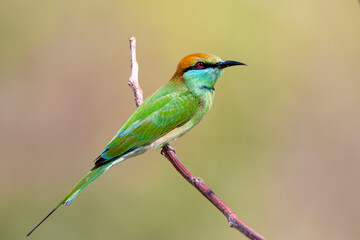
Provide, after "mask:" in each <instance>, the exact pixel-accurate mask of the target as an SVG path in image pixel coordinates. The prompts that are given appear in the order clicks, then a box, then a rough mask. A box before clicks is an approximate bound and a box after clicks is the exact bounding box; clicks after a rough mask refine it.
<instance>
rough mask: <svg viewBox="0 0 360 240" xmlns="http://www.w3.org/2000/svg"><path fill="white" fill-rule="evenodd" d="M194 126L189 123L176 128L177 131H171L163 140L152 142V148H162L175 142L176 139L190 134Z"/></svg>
mask: <svg viewBox="0 0 360 240" xmlns="http://www.w3.org/2000/svg"><path fill="white" fill-rule="evenodd" d="M193 126H195V124H192V125H191V124H190V122H188V123H187V124H185V125H183V126H181V127H179V128H175V129H173V130H171V131H170V132H168V133H167V134H166V135H164V136H162V137H161V138H159V139H157V140H155V141H154V142H152V143H151V144H150V148H160V147H162V146H164V145H166V144H168V143H170V142H172V141H174V140H175V139H177V138H179V137H181V136H182V135H184V134H185V133H186V132H188V131H189V130H190V129H191V128H192V127H193Z"/></svg>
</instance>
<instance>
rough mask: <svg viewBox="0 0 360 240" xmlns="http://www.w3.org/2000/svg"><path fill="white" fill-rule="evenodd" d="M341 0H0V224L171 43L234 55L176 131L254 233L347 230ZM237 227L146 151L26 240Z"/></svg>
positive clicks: (27, 204)
mask: <svg viewBox="0 0 360 240" xmlns="http://www.w3.org/2000/svg"><path fill="white" fill-rule="evenodd" d="M359 10H360V9H359V2H358V1H356V0H352V1H326V0H320V1H310V0H305V1H280V0H275V1H264V0H262V1H250V0H243V1H239V0H237V1H203V0H201V1H177V2H174V1H114V0H113V1H92V0H90V1H81V0H75V1H69V0H61V1H60V0H54V1H41V0H34V1H16V0H15V1H14V0H11V1H10V0H2V1H1V2H0V135H1V138H0V151H1V159H0V161H1V168H0V169H1V170H0V173H1V174H0V188H1V193H0V194H1V198H0V224H1V226H2V227H1V230H0V239H23V238H24V237H25V234H26V233H27V232H28V231H29V230H30V229H31V228H32V227H33V226H34V225H36V224H37V223H38V221H39V220H41V219H42V218H43V217H44V216H45V215H46V214H47V213H48V212H49V211H50V210H51V209H52V208H53V207H54V206H55V205H56V203H57V202H58V201H60V200H61V199H62V198H63V197H64V196H65V195H66V193H67V192H68V191H69V190H70V189H71V188H72V187H73V186H74V185H75V184H76V183H77V181H78V180H80V178H81V177H83V175H84V174H85V173H86V172H87V171H88V170H89V169H90V168H91V167H92V165H93V162H92V160H93V159H95V158H96V157H97V156H98V154H99V153H100V152H101V150H102V149H103V147H105V145H106V144H107V143H108V141H109V140H110V139H111V138H112V137H113V135H114V134H115V133H116V131H117V130H118V129H119V128H120V127H121V126H122V124H123V123H124V122H125V121H126V120H127V119H128V117H129V116H130V115H131V113H132V112H133V111H134V110H135V104H134V98H133V94H132V91H131V89H130V88H129V87H128V86H127V80H128V78H129V73H130V60H129V43H128V39H129V37H131V36H135V37H136V38H137V45H138V47H137V57H138V61H139V64H140V83H141V86H142V88H143V91H144V95H145V97H146V96H149V95H150V94H151V93H152V92H154V91H155V90H156V89H158V88H159V87H160V86H162V85H163V84H165V83H166V82H167V81H168V80H169V79H170V77H171V76H172V74H173V73H174V71H175V68H176V65H177V63H178V61H179V60H180V59H181V58H182V57H183V56H185V55H187V54H190V53H195V52H206V53H212V54H215V55H218V56H220V57H221V58H223V59H226V60H238V61H242V62H245V63H247V64H248V65H249V66H248V67H234V68H231V69H228V70H226V71H225V73H224V74H223V77H222V79H221V80H220V81H219V82H218V83H217V85H216V97H215V102H214V106H213V108H212V110H211V111H210V113H209V114H208V115H207V117H206V118H205V119H204V120H203V122H202V123H201V124H200V125H198V126H197V127H195V128H194V129H193V130H192V131H190V132H189V133H188V134H187V135H185V136H183V137H182V138H181V139H179V140H177V141H176V142H174V143H173V144H172V145H173V146H174V147H175V148H176V150H177V154H178V156H179V158H180V159H181V160H182V162H183V163H184V164H185V165H186V166H187V167H188V168H189V169H190V170H191V171H192V172H193V173H194V174H195V175H197V176H201V177H202V178H203V179H204V180H205V182H206V183H207V184H208V185H209V186H210V187H211V188H212V189H213V190H214V192H215V193H217V194H218V195H219V196H220V197H221V198H222V199H223V200H224V201H225V202H226V203H227V204H229V205H230V207H232V208H233V210H234V211H235V212H236V213H237V214H238V216H239V217H240V218H241V219H242V220H243V221H245V222H246V223H247V224H248V225H249V226H251V227H252V228H254V229H255V230H257V231H258V232H259V233H261V234H262V235H264V236H265V237H267V238H268V239H277V240H281V239H293V240H297V239H299V240H300V239H357V238H358V236H359V234H360V228H359V222H360V204H359V203H360V192H359V182H360V176H359V172H360V161H359V158H360V147H359V143H360V128H359V123H360V91H359V90H360V83H359V80H360V66H359V63H360V44H359V42H360V21H359V20H360V11H359ZM185 237H186V238H189V239H246V238H245V237H243V236H242V235H241V234H240V233H238V232H237V231H236V230H233V229H231V228H229V227H228V224H227V221H226V219H225V217H224V216H223V215H222V214H221V213H220V212H219V211H218V210H217V209H216V208H214V207H213V206H212V205H211V204H210V203H209V202H208V201H207V200H206V199H205V198H204V197H203V196H202V195H201V194H199V193H198V192H197V191H196V190H195V189H194V188H193V187H192V186H191V185H189V184H188V183H187V182H186V181H185V180H184V179H183V178H182V177H181V176H180V175H179V174H178V173H177V172H176V171H175V169H174V168H173V167H172V166H171V164H170V163H169V162H168V160H167V159H165V158H164V157H163V156H161V155H160V153H159V151H150V152H147V153H146V154H144V155H142V156H139V157H136V158H132V159H131V160H128V161H126V162H124V163H122V164H121V165H118V166H116V167H115V168H113V169H111V170H110V171H109V172H107V173H106V174H105V175H104V176H102V177H101V178H99V179H98V180H97V181H96V182H94V183H93V184H92V185H91V186H90V187H89V188H88V189H87V190H86V191H85V192H84V194H82V195H81V196H80V197H79V198H78V199H77V201H75V202H74V204H73V205H72V206H71V207H67V208H65V207H61V208H60V209H59V210H58V211H57V212H56V214H54V215H53V216H52V217H51V218H49V220H48V221H47V222H45V223H44V224H43V225H42V226H41V227H40V228H39V229H38V230H37V231H36V232H35V233H34V234H33V236H32V238H33V239H50V238H51V239H184V238H185Z"/></svg>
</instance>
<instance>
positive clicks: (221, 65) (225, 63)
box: [216, 61, 247, 69]
mask: <svg viewBox="0 0 360 240" xmlns="http://www.w3.org/2000/svg"><path fill="white" fill-rule="evenodd" d="M235 65H245V66H247V65H246V64H245V63H242V62H237V61H222V62H218V63H217V64H216V67H217V68H219V69H223V68H227V67H231V66H235Z"/></svg>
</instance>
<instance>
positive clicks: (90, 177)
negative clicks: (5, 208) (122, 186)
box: [26, 162, 113, 237]
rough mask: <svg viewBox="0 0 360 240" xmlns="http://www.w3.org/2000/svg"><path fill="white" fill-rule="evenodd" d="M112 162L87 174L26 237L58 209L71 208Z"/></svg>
mask: <svg viewBox="0 0 360 240" xmlns="http://www.w3.org/2000/svg"><path fill="white" fill-rule="evenodd" d="M112 164H113V163H112V162H109V163H107V164H104V165H100V166H95V167H94V168H92V169H91V170H90V172H88V173H87V174H86V176H85V177H84V178H83V179H81V180H80V182H79V183H78V184H76V186H75V187H74V188H73V189H72V190H71V191H70V192H69V193H68V195H66V197H65V198H64V199H63V200H62V201H61V202H59V203H58V205H56V207H55V208H54V209H53V210H52V211H51V212H50V213H49V214H48V215H47V216H46V217H45V218H44V219H43V220H41V222H40V223H39V224H38V225H36V226H35V227H34V228H33V229H32V230H31V231H30V232H29V233H28V234H27V235H26V236H27V237H28V236H30V234H31V233H32V232H33V231H35V229H36V228H37V227H39V226H40V225H41V224H42V223H43V222H44V221H45V220H46V219H47V218H48V217H49V216H50V215H51V214H53V213H54V212H55V210H56V209H58V208H59V207H60V206H61V205H62V204H63V205H65V206H70V204H71V203H72V202H73V201H74V200H75V199H76V198H77V197H78V196H79V195H80V193H81V192H82V191H84V190H85V188H87V187H88V186H89V185H90V183H92V182H93V181H94V180H95V179H97V178H98V177H99V176H100V175H101V174H103V173H104V172H106V170H108V169H109V168H110V167H111V166H112Z"/></svg>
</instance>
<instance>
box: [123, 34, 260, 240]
mask: <svg viewBox="0 0 360 240" xmlns="http://www.w3.org/2000/svg"><path fill="white" fill-rule="evenodd" d="M130 54H131V75H130V78H129V82H128V84H129V85H130V86H131V88H132V90H133V92H134V95H135V102H136V106H140V104H141V103H142V102H143V93H142V90H141V88H140V85H139V80H138V71H139V65H138V63H137V61H136V39H135V37H131V38H130ZM161 153H162V154H163V155H164V156H165V157H166V158H167V159H168V160H169V161H170V163H171V164H172V165H173V166H174V167H175V169H176V170H177V171H178V172H179V173H180V174H181V175H182V176H183V177H184V178H185V179H186V180H187V181H188V182H189V183H191V184H192V185H193V186H194V187H195V188H196V189H197V190H198V191H199V192H200V193H201V194H202V195H204V197H206V198H207V199H208V200H209V201H210V202H211V203H212V204H213V205H214V206H215V207H217V208H218V209H219V210H220V211H221V212H222V213H223V214H224V215H225V217H226V218H227V220H228V222H229V225H230V227H232V228H235V229H237V230H238V231H240V232H241V233H242V234H244V235H245V236H246V237H248V238H249V239H252V240H265V238H264V237H263V236H261V235H260V234H258V233H257V232H255V231H254V230H253V229H251V228H250V227H249V226H247V225H246V224H245V223H244V222H243V221H241V220H240V218H239V217H238V216H236V214H235V213H234V211H233V210H232V209H231V208H230V207H229V206H228V205H226V203H224V202H223V201H222V200H221V199H220V198H219V197H218V196H217V195H216V194H215V193H214V192H213V191H212V190H211V189H210V188H209V187H208V186H207V185H206V184H205V182H204V181H203V180H202V179H201V178H199V177H196V176H195V175H193V174H192V173H191V172H190V171H189V170H188V169H187V168H186V167H185V166H184V164H182V163H181V162H180V160H179V159H178V157H177V156H176V154H175V150H174V148H172V147H170V145H166V146H164V147H163V148H162V150H161Z"/></svg>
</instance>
